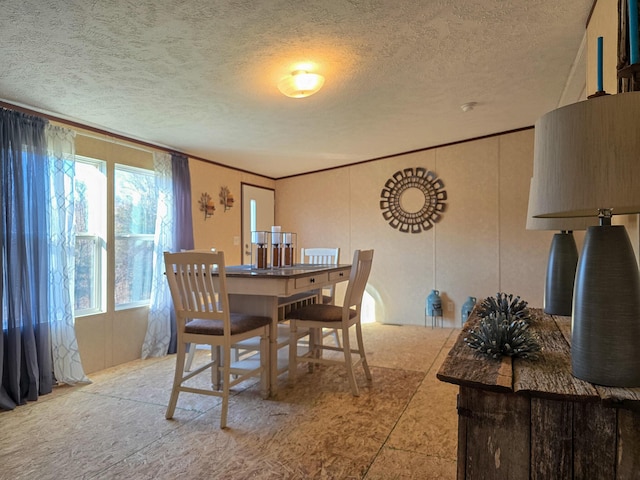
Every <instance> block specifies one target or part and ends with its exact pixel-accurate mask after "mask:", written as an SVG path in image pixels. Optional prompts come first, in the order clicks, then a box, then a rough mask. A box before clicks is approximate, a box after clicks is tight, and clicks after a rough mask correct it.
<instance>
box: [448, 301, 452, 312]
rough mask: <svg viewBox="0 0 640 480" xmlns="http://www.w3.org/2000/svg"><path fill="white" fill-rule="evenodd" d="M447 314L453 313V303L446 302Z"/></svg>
mask: <svg viewBox="0 0 640 480" xmlns="http://www.w3.org/2000/svg"><path fill="white" fill-rule="evenodd" d="M447 312H453V302H447Z"/></svg>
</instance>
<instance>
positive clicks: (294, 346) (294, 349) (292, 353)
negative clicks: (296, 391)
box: [289, 320, 311, 385]
mask: <svg viewBox="0 0 640 480" xmlns="http://www.w3.org/2000/svg"><path fill="white" fill-rule="evenodd" d="M297 337H298V325H297V322H296V321H295V320H291V321H290V322H289V383H290V384H291V385H294V384H295V383H296V373H297V370H298V358H297V356H298V338H297ZM309 342H310V343H309V348H311V336H309Z"/></svg>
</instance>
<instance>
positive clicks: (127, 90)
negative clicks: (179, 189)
mask: <svg viewBox="0 0 640 480" xmlns="http://www.w3.org/2000/svg"><path fill="white" fill-rule="evenodd" d="M592 1H593V0H563V1H557V0H545V1H542V0H512V1H506V0H465V1H460V2H456V1H452V0H446V1H445V0H421V1H419V0H414V1H403V0H322V1H312V2H300V1H293V0H218V1H212V0H185V1H180V2H177V1H175V0H130V1H125V0H118V1H116V0H110V1H108V0H9V1H6V0H0V7H1V9H0V11H1V12H2V15H1V16H0V40H1V45H2V48H1V49H0V65H2V67H1V69H0V99H2V100H4V101H6V102H9V103H13V104H17V105H20V106H25V107H28V108H31V109H34V110H37V111H40V112H44V113H48V114H51V115H55V116H58V117H60V118H64V119H68V120H73V121H76V122H80V123H83V124H86V125H90V126H94V127H98V128H101V129H104V130H108V131H111V132H114V133H119V134H124V135H126V136H129V137H132V138H136V139H140V140H144V141H146V142H150V143H154V144H158V145H161V146H166V147H169V148H172V149H176V150H178V151H182V152H185V153H187V154H191V155H195V156H198V157H202V158H205V159H209V160H212V161H215V162H219V163H222V164H226V165H230V166H233V167H236V168H240V169H243V170H248V171H251V172H255V173H259V174H263V175H266V176H268V177H272V178H280V177H283V176H287V175H293V174H297V173H302V172H309V171H315V170H320V169H323V168H329V167H333V166H338V165H344V164H348V163H354V162H358V161H362V160H369V159H372V158H377V157H381V156H386V155H393V154H396V153H401V152H406V151H411V150H416V149H421V148H426V147H430V146H434V145H441V144H445V143H449V142H454V141H458V140H464V139H468V138H474V137H478V136H483V135H487V134H492V133H496V132H502V131H507V130H511V129H516V128H520V127H527V126H531V125H533V124H534V122H535V121H536V120H537V118H538V117H539V116H540V115H542V114H543V113H545V112H547V111H549V110H552V109H553V108H556V107H557V106H558V105H559V104H560V103H561V102H562V101H563V100H562V99H563V96H564V97H566V96H567V95H569V96H570V97H571V96H572V95H573V96H574V97H575V98H569V100H570V101H575V100H577V98H578V95H579V94H580V93H581V91H578V93H575V95H574V94H573V93H572V92H571V88H570V86H571V85H572V83H573V84H575V83H576V82H577V84H578V85H579V86H580V87H583V86H584V65H583V64H581V62H579V61H577V59H579V58H580V55H579V52H580V51H581V50H582V48H581V44H582V41H583V37H584V31H585V25H586V21H587V18H588V14H589V10H590V8H591V4H592ZM299 62H312V63H313V64H314V65H315V68H314V71H316V72H317V73H320V74H322V75H324V76H325V78H326V81H325V85H324V87H323V89H322V90H321V91H320V92H319V93H317V94H316V95H314V96H311V97H308V98H306V99H292V98H288V97H285V96H283V95H282V94H280V93H279V91H278V90H277V88H276V84H277V82H278V80H279V79H280V78H281V77H283V76H284V75H286V74H287V73H289V72H290V71H291V70H292V68H293V66H294V65H295V64H297V63H299ZM467 102H477V106H476V107H475V109H473V110H472V111H469V112H466V113H465V112H463V111H462V109H461V108H460V106H461V105H462V104H464V103H467Z"/></svg>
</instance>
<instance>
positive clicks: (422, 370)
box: [0, 324, 458, 480]
mask: <svg viewBox="0 0 640 480" xmlns="http://www.w3.org/2000/svg"><path fill="white" fill-rule="evenodd" d="M363 329H364V339H365V346H366V347H367V351H368V359H369V364H370V365H371V370H372V374H373V381H372V382H371V383H370V384H369V383H367V381H366V379H365V378H364V374H363V373H362V371H361V370H359V371H358V382H359V386H360V387H361V393H360V397H357V398H356V397H353V396H352V395H351V394H350V390H349V386H348V382H347V381H346V378H345V376H344V374H343V372H342V371H341V370H340V369H339V368H337V367H322V368H321V369H320V370H319V371H316V372H314V373H312V374H308V373H306V370H301V372H300V374H299V376H298V383H297V384H296V385H295V387H291V386H289V385H288V384H287V379H286V375H283V376H281V378H280V383H279V388H280V391H279V393H278V396H277V398H276V399H271V400H262V399H261V397H260V392H259V388H258V385H256V384H250V385H248V384H247V385H244V384H243V385H241V386H243V387H244V388H238V389H237V390H235V395H234V396H233V397H232V399H231V401H230V406H229V422H228V423H229V427H230V428H229V429H227V430H220V428H219V420H220V417H219V415H220V405H219V404H220V400H219V399H218V398H215V397H207V396H202V395H193V394H186V393H183V394H181V396H180V399H179V401H178V409H177V410H176V414H175V417H174V419H173V420H165V418H164V413H165V409H166V405H167V401H168V398H169V391H170V387H171V381H172V375H173V369H174V363H175V359H174V356H169V357H165V358H161V359H152V360H138V361H134V362H131V363H128V364H125V365H120V366H118V367H114V368H111V369H109V370H105V371H102V372H98V373H94V374H93V375H90V377H91V379H92V380H93V383H92V384H90V385H82V386H76V387H61V388H57V389H55V391H54V393H53V394H51V395H46V396H43V397H41V398H40V400H38V401H37V402H32V403H30V404H28V405H25V406H21V407H18V408H16V409H15V410H14V411H11V412H1V413H0V432H1V435H0V478H1V479H5V478H6V479H12V480H13V479H27V478H28V479H36V478H37V479H56V480H62V479H64V480H66V479H112V478H122V479H136V480H137V479H174V478H183V477H184V478H189V479H217V478H220V479H243V480H244V479H253V478H255V479H312V478H317V479H341V480H342V479H365V480H373V479H385V480H387V479H454V478H455V474H456V468H455V464H456V437H457V417H456V393H457V388H456V387H455V386H454V385H449V384H445V383H442V382H439V381H438V380H437V379H436V377H435V375H436V372H437V370H438V368H439V366H440V364H441V363H442V361H443V360H444V357H445V356H446V354H447V352H448V351H449V349H450V348H451V346H452V345H453V343H454V342H455V339H456V337H457V335H458V330H452V329H438V328H436V329H431V328H424V327H413V326H402V327H400V326H392V325H380V324H365V325H364V326H363ZM199 355H205V352H204V351H203V352H201V353H199ZM300 368H301V369H302V368H303V367H300Z"/></svg>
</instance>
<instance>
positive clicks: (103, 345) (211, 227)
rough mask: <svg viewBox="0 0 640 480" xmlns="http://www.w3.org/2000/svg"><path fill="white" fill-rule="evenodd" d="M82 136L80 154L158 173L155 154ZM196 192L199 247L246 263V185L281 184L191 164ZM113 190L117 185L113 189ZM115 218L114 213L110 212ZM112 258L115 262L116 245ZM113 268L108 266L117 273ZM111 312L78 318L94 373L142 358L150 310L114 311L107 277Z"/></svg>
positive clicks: (85, 357) (84, 354) (86, 361)
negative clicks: (226, 194)
mask: <svg viewBox="0 0 640 480" xmlns="http://www.w3.org/2000/svg"><path fill="white" fill-rule="evenodd" d="M89 135H90V136H84V135H78V136H77V137H76V151H77V153H78V154H79V155H85V156H88V157H93V158H98V159H101V160H105V161H106V162H107V168H108V169H109V170H112V169H113V166H114V164H115V163H123V164H127V165H133V166H137V167H141V168H151V169H152V168H153V153H152V151H151V149H147V148H145V147H139V146H136V145H127V144H126V143H124V142H122V141H120V140H118V141H116V140H115V139H113V138H110V137H108V136H104V135H96V134H93V133H90V134H89ZM189 170H190V174H191V191H192V216H193V230H194V240H195V248H211V247H215V248H217V249H218V250H223V251H224V252H225V256H226V260H227V262H228V263H230V264H237V263H241V259H242V257H241V245H240V244H238V245H236V244H235V243H236V242H235V237H237V239H238V241H240V240H241V238H240V237H241V208H240V184H241V182H246V183H251V184H253V185H259V186H263V187H268V188H274V187H275V182H274V181H273V180H270V179H265V178H263V177H260V176H258V175H251V174H248V173H243V172H239V171H236V170H232V169H230V168H225V167H221V166H218V165H214V164H212V163H209V162H203V161H199V160H194V159H190V160H189ZM222 186H227V187H228V188H229V189H230V191H231V192H232V193H233V195H234V197H235V199H236V205H235V206H234V207H233V208H231V209H230V210H227V212H224V211H223V208H222V205H220V204H219V197H218V195H219V192H220V187H222ZM108 191H113V185H109V186H108ZM204 192H207V193H209V195H211V196H212V197H213V200H214V201H215V202H216V211H215V214H214V215H213V217H210V218H208V219H206V220H205V219H204V213H203V212H201V211H200V210H199V204H198V200H199V199H200V196H201V195H202V193H204ZM107 214H108V217H109V218H113V212H112V211H109V212H107ZM109 248H110V249H111V255H110V258H113V246H110V247H109ZM112 269H113V265H110V266H109V267H108V269H107V270H108V272H111V271H112ZM107 285H108V286H107V301H108V302H111V303H110V304H109V305H108V308H107V312H106V313H100V314H97V315H87V316H84V317H79V318H77V319H76V336H77V339H78V348H79V350H80V357H81V358H82V363H83V367H84V369H85V372H87V373H91V372H95V371H98V370H102V369H104V368H108V367H111V366H114V365H118V364H121V363H125V362H128V361H131V360H134V359H137V358H140V352H141V349H142V342H143V341H144V336H145V333H146V330H147V316H148V308H147V307H140V308H131V309H126V310H119V311H114V307H113V278H112V277H111V276H109V277H108V278H107Z"/></svg>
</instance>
